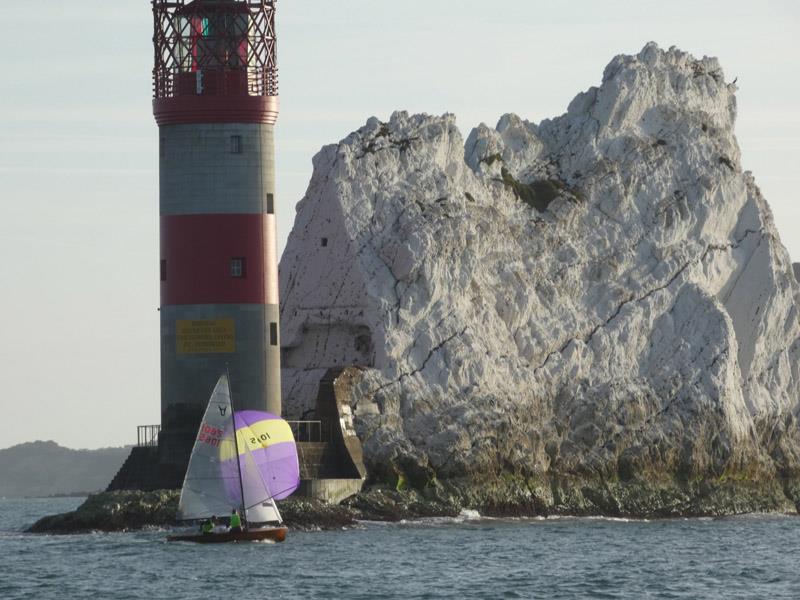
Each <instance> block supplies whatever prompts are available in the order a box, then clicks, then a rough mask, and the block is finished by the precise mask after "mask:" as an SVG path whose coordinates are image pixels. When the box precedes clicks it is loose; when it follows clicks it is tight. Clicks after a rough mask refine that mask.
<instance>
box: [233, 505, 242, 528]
mask: <svg viewBox="0 0 800 600" xmlns="http://www.w3.org/2000/svg"><path fill="white" fill-rule="evenodd" d="M241 530H242V519H241V518H240V517H239V513H238V512H236V509H235V508H234V509H233V510H232V511H231V524H230V531H231V532H233V533H238V532H240V531H241Z"/></svg>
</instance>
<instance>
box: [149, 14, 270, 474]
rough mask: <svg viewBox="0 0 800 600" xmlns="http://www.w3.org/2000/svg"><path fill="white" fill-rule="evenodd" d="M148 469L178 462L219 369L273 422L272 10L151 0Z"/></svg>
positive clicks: (240, 398)
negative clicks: (151, 447)
mask: <svg viewBox="0 0 800 600" xmlns="http://www.w3.org/2000/svg"><path fill="white" fill-rule="evenodd" d="M152 4H153V17H154V37H153V43H154V48H155V66H154V69H153V80H154V100H153V114H154V115H155V119H156V122H157V123H158V127H159V180H160V181H159V187H160V194H159V198H160V219H161V223H160V227H161V309H160V310H161V427H162V429H161V437H160V441H159V447H160V455H161V461H166V462H173V463H181V462H184V461H185V460H186V459H187V457H188V453H189V451H190V449H191V446H192V442H193V441H194V436H195V433H196V431H197V426H198V424H199V421H200V418H201V415H202V412H203V409H204V407H205V404H206V402H207V400H208V395H209V393H210V390H211V389H212V388H213V387H214V382H215V381H216V380H217V378H218V377H219V375H220V373H221V372H223V371H224V370H225V369H226V368H227V369H229V371H230V375H231V385H232V389H233V393H234V403H235V405H236V408H237V409H244V408H249V409H260V410H267V411H269V412H272V413H274V414H277V415H280V413H281V395H280V394H281V392H280V340H279V331H280V327H279V325H278V257H277V246H276V225H275V206H276V200H275V156H274V154H275V150H274V131H273V127H274V124H275V120H276V118H277V116H278V87H277V68H276V62H275V45H276V36H275V2H274V0H192V1H184V0H153V2H152Z"/></svg>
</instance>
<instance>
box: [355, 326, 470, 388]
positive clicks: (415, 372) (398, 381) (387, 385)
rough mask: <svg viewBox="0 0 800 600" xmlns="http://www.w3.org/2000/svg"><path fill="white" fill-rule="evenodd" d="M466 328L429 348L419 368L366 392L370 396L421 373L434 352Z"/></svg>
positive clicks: (467, 327) (463, 332)
mask: <svg viewBox="0 0 800 600" xmlns="http://www.w3.org/2000/svg"><path fill="white" fill-rule="evenodd" d="M440 322H441V321H440ZM467 329H469V325H467V326H466V327H464V329H462V330H461V331H456V332H455V333H453V334H452V335H451V336H449V337H447V338H445V339H444V340H442V341H441V342H439V343H438V344H437V345H436V346H434V347H433V348H431V350H430V351H429V352H428V356H426V357H425V360H423V361H422V365H421V366H420V367H419V368H417V369H413V370H411V371H408V372H406V373H401V374H400V376H399V377H398V378H397V379H395V380H394V381H390V382H389V383H385V384H383V385H381V386H378V387H377V388H375V389H373V390H370V391H369V392H368V394H369V395H370V396H374V395H375V394H377V393H378V392H381V391H383V390H385V389H386V388H388V387H391V386H393V385H397V384H398V383H400V382H401V381H403V379H406V378H407V377H413V376H414V375H416V374H417V373H421V372H422V371H424V370H425V367H426V366H427V365H428V361H430V359H431V358H433V355H434V354H436V353H437V352H438V351H439V350H441V349H442V347H444V346H445V344H448V343H449V342H451V341H452V340H454V339H455V338H457V337H459V336H462V335H464V334H465V333H466V331H467ZM412 347H413V346H412Z"/></svg>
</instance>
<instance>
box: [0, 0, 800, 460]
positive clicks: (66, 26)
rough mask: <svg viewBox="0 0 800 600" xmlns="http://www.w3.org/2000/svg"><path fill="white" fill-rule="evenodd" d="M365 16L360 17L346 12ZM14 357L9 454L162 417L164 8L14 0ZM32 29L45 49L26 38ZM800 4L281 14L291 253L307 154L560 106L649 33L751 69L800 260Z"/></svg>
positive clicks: (748, 113) (8, 87)
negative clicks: (399, 121) (434, 124)
mask: <svg viewBox="0 0 800 600" xmlns="http://www.w3.org/2000/svg"><path fill="white" fill-rule="evenodd" d="M343 5H346V6H347V7H348V8H347V10H346V11H345V10H344V9H343V8H342V6H343ZM0 14H2V15H3V16H5V17H6V22H8V23H15V24H17V25H18V26H17V27H16V28H12V29H9V31H7V32H6V34H5V36H4V37H3V39H2V40H0V48H2V50H3V54H4V56H7V57H11V58H12V59H13V60H10V61H7V65H6V74H5V76H4V77H3V78H2V83H0V92H1V93H0V108H1V109H2V110H1V111H0V124H2V127H3V131H4V136H3V138H2V140H1V141H0V197H2V198H3V209H4V210H3V219H2V222H0V249H2V252H3V253H4V255H5V256H6V257H7V259H6V260H5V261H4V262H3V266H2V271H0V276H2V280H3V281H4V284H5V285H4V294H3V295H2V299H0V303H2V305H1V307H2V311H0V314H2V315H3V323H2V324H3V331H4V332H5V343H4V344H3V347H2V356H0V359H1V360H0V364H2V365H3V371H2V374H3V376H4V380H5V381H6V389H7V390H8V391H10V393H9V394H6V395H5V396H4V397H3V399H2V400H0V407H2V409H3V411H4V414H6V415H7V416H8V419H9V422H11V423H13V424H14V426H13V427H10V428H7V431H6V432H5V435H4V440H3V443H4V444H6V446H5V447H10V446H14V445H16V444H18V443H22V442H27V441H34V440H37V439H38V440H53V441H56V442H57V443H58V444H60V445H62V446H65V447H69V448H80V449H92V448H98V447H116V446H123V445H127V444H131V443H135V441H136V426H137V425H146V424H154V423H159V421H160V392H159V355H158V353H159V341H158V336H159V319H158V312H157V308H158V304H159V297H158V171H157V168H158V165H157V157H158V151H157V140H158V130H157V127H156V125H155V122H154V121H153V118H152V113H151V105H150V99H151V80H150V78H151V69H152V64H151V61H152V47H151V43H152V42H151V37H152V31H151V28H152V16H151V13H150V4H149V2H147V1H146V0H141V1H139V2H125V3H109V2H101V1H100V0H86V1H85V2H82V3H80V4H79V5H76V4H75V3H69V4H61V3H55V2H46V3H45V8H44V9H43V8H41V7H37V8H36V9H35V12H34V9H32V8H30V7H28V6H24V5H19V4H15V5H11V6H4V7H3V8H2V9H0ZM34 23H35V24H36V31H37V33H36V37H35V41H33V42H32V41H31V40H29V39H28V36H29V35H30V33H29V32H30V30H31V29H32V27H25V25H26V24H31V25H32V24H34ZM798 25H800V5H796V4H794V3H791V2H788V1H771V2H770V1H768V2H764V3H760V4H758V5H755V4H753V3H747V2H742V1H737V2H725V3H723V2H708V3H697V2H688V1H686V0H676V1H674V2H671V3H669V5H666V4H665V3H662V2H655V1H642V2H638V3H635V5H632V4H631V3H629V2H623V1H622V0H615V1H610V2H604V3H602V5H601V3H594V2H588V1H584V2H573V3H570V4H569V5H568V6H567V5H564V4H562V3H558V2H556V1H555V0H552V1H522V0H519V1H515V0H499V1H497V2H495V3H493V4H492V6H491V7H488V6H487V5H486V3H485V2H478V1H477V0H466V1H462V2H458V3H453V2H446V1H444V0H430V1H427V2H422V1H421V0H411V1H408V2H404V3H402V4H394V3H393V4H385V3H377V2H368V1H367V0H350V1H349V2H347V3H330V2H324V1H322V0H311V1H306V2H303V3H298V2H291V0H281V1H280V2H278V5H277V27H278V36H279V38H278V63H279V69H280V94H281V114H280V117H279V119H278V125H277V129H276V136H277V139H276V146H277V150H276V151H277V179H278V190H277V212H278V227H279V244H280V250H281V251H282V249H283V246H284V244H285V240H286V237H287V236H288V234H289V231H290V229H291V226H292V222H293V218H294V206H295V204H296V203H297V202H298V201H299V200H300V199H301V198H302V196H303V193H304V191H305V189H306V186H307V184H308V180H309V178H310V176H311V158H312V156H313V155H314V154H315V153H316V152H317V151H318V150H319V149H320V147H321V146H322V145H324V144H329V143H335V142H337V141H338V140H340V139H342V138H344V137H346V136H347V135H348V134H349V133H350V132H351V131H353V130H355V129H357V128H358V127H360V126H362V125H363V124H364V123H365V122H366V120H367V119H368V118H369V117H371V116H373V115H375V116H378V117H379V118H381V119H384V120H385V119H388V117H389V115H390V114H391V112H392V111H394V110H408V111H409V112H427V113H429V114H442V113H445V112H451V113H454V114H455V115H456V117H457V119H458V124H459V127H460V129H461V132H462V134H463V136H464V138H465V139H466V136H467V135H468V133H469V131H470V130H471V129H472V127H475V126H477V125H478V124H479V123H480V122H485V123H487V124H489V125H492V126H493V125H494V124H495V123H496V122H497V120H498V119H499V117H500V116H501V115H502V114H504V113H507V112H515V113H517V114H519V115H520V116H521V117H522V118H525V119H528V120H530V121H535V122H538V121H541V120H542V119H544V118H551V117H555V116H558V115H560V114H562V113H563V112H564V111H565V110H566V107H567V105H568V104H569V102H570V101H571V100H572V98H573V97H575V96H576V95H577V94H578V93H579V92H581V91H583V90H586V89H587V88H589V87H591V86H593V85H599V83H600V80H601V77H602V73H603V69H604V68H605V66H606V64H608V62H609V61H610V60H611V59H612V58H613V57H614V56H615V55H617V54H621V53H624V54H635V53H637V52H639V51H640V50H641V48H642V47H643V46H644V45H645V44H646V43H647V42H648V41H650V40H654V41H656V42H657V43H658V44H659V45H660V46H661V47H663V48H668V47H670V46H672V45H675V46H677V47H679V48H681V49H682V50H685V51H688V52H691V53H692V54H693V55H695V56H696V57H700V56H703V55H710V56H717V57H718V58H719V59H720V62H721V64H722V67H723V69H724V72H725V77H726V79H727V80H728V81H733V80H734V79H735V78H738V82H737V85H738V87H739V92H738V93H737V100H738V119H737V126H736V133H737V138H738V140H739V144H740V147H741V151H742V162H743V167H744V168H745V169H746V170H751V171H753V173H754V176H755V180H756V183H757V184H758V185H759V186H760V187H761V190H762V192H763V193H764V196H765V197H766V199H767V200H768V202H769V203H770V206H771V207H772V210H773V214H774V216H775V221H776V224H777V227H778V230H779V231H780V234H781V238H782V241H783V243H784V245H785V246H786V247H787V249H788V250H789V253H790V255H791V256H793V257H794V259H795V260H800V231H798V230H797V227H796V225H797V223H800V204H798V203H797V202H795V201H794V198H793V196H794V194H795V190H796V189H797V188H798V184H799V183H800V173H798V170H797V165H798V164H799V163H800V102H799V101H798V98H800V78H798V77H797V75H796V73H797V66H796V62H797V57H798V56H800V38H799V37H798V36H797V31H798Z"/></svg>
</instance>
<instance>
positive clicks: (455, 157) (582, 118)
mask: <svg viewBox="0 0 800 600" xmlns="http://www.w3.org/2000/svg"><path fill="white" fill-rule="evenodd" d="M735 92H736V87H735V85H733V84H731V83H727V82H726V81H725V77H724V75H723V72H722V69H721V67H720V65H719V63H718V62H717V60H716V59H714V58H703V59H700V60H697V59H695V58H693V57H692V56H690V55H689V54H686V53H684V52H681V51H679V50H677V49H674V48H671V49H669V50H668V51H664V50H661V49H659V48H658V47H657V46H656V45H655V44H648V45H647V46H646V47H645V48H644V49H643V50H642V51H641V52H640V53H639V54H638V55H635V56H618V57H616V58H614V59H613V60H612V61H611V63H610V64H609V65H608V67H607V68H606V70H605V72H604V74H603V80H602V84H601V85H600V86H599V87H592V88H590V89H589V90H587V91H586V92H584V93H581V94H579V95H578V96H577V97H576V98H575V99H574V100H573V101H572V102H571V104H570V105H569V108H568V109H567V112H566V113H565V114H564V115H562V116H560V117H557V118H554V119H552V120H545V121H542V122H541V123H538V124H536V123H531V122H528V121H526V120H524V119H522V118H520V117H518V116H516V115H512V114H508V115H504V116H503V117H502V118H501V119H500V121H499V123H498V124H497V127H496V128H490V127H487V126H485V125H480V126H479V127H477V128H475V129H473V130H472V132H471V133H470V134H469V136H468V138H467V140H466V143H465V142H464V140H463V138H462V136H461V134H460V132H459V130H458V129H457V127H456V123H455V118H454V117H453V116H452V115H444V116H441V117H433V116H428V115H408V114H406V113H404V112H397V113H395V114H393V115H392V117H391V119H390V120H389V122H388V123H383V122H381V121H379V120H378V119H376V118H371V119H369V120H368V121H367V123H366V125H365V126H364V127H362V128H361V129H359V130H358V131H356V132H354V133H352V134H350V135H349V136H348V137H346V138H345V139H343V140H342V141H341V142H339V143H338V144H332V145H329V146H325V147H324V148H322V150H321V151H320V152H319V153H318V154H317V155H316V156H315V157H314V161H313V162H314V173H313V176H312V179H311V182H310V184H309V187H308V191H307V192H306V195H305V197H304V198H303V199H302V200H301V201H300V202H299V203H298V205H297V216H296V220H295V224H294V228H293V229H292V232H291V235H290V236H289V240H288V244H287V247H286V250H285V252H284V254H283V257H282V260H281V267H280V269H281V270H280V282H281V289H280V292H281V303H282V304H281V320H282V321H281V327H282V329H281V338H282V339H281V344H282V346H283V348H284V351H283V367H284V370H283V375H284V405H285V412H286V414H288V415H289V416H292V417H300V416H301V415H304V414H305V415H306V416H308V415H309V414H310V412H309V411H311V410H313V407H314V400H315V396H316V383H317V382H318V380H319V378H320V377H321V375H322V373H324V371H325V370H326V369H327V368H329V367H337V366H338V367H344V366H351V365H358V366H361V367H363V376H362V377H361V380H360V383H358V384H357V385H356V386H355V387H354V388H353V390H352V397H351V398H350V401H351V404H352V409H353V413H354V415H355V425H356V429H357V431H358V433H359V437H360V438H361V440H362V443H363V446H364V453H365V460H366V462H367V465H368V468H369V469H370V471H371V473H372V474H373V475H374V476H375V477H379V478H380V477H385V478H387V479H390V478H391V474H395V475H398V474H402V475H403V476H404V477H405V478H406V479H408V480H411V481H412V482H413V483H414V484H415V485H418V486H420V487H422V486H425V485H437V484H436V483H434V484H431V482H437V481H443V480H457V479H471V480H475V479H485V478H486V477H494V478H497V479H499V480H502V479H503V478H504V477H505V478H506V480H507V481H525V482H527V483H526V485H527V486H528V492H526V493H529V494H533V495H534V496H540V500H541V501H542V502H544V503H545V504H549V505H551V506H558V505H563V506H568V507H572V508H575V507H583V508H586V509H587V510H595V509H596V510H619V511H622V512H637V506H639V505H640V504H641V503H642V502H643V501H642V500H641V498H640V497H629V496H630V495H628V496H626V492H625V490H626V489H634V488H636V486H637V485H638V486H639V488H642V489H643V488H647V489H648V490H652V489H654V486H656V487H658V486H662V487H663V486H666V488H669V489H670V490H673V491H674V490H675V489H681V490H683V491H682V492H681V494H683V495H682V496H680V494H678V495H679V496H680V498H682V500H681V499H678V500H676V499H675V498H676V497H677V496H675V495H674V494H673V495H672V496H670V499H669V500H664V499H663V498H662V499H661V500H658V499H656V500H653V499H652V498H650V499H649V500H647V501H646V502H649V503H650V504H651V505H657V504H658V503H659V502H662V503H663V502H673V503H674V502H686V503H691V502H693V501H695V500H696V498H694V496H697V495H702V494H704V493H705V494H711V493H714V492H713V490H712V491H711V492H709V491H708V485H706V484H709V483H710V484H711V486H712V487H714V486H716V487H714V489H715V490H717V489H721V487H725V486H726V485H728V484H729V482H731V481H735V482H738V484H737V485H738V487H737V488H736V489H735V490H734V491H733V492H730V489H733V488H726V489H727V490H728V491H727V492H725V493H729V494H733V496H730V495H729V496H726V498H728V500H718V501H717V500H715V502H717V504H719V502H722V503H723V504H724V503H725V502H728V501H729V502H731V503H737V502H738V503H739V504H738V506H740V508H743V509H745V508H752V507H763V506H767V507H770V506H774V507H780V506H781V502H782V501H783V500H786V499H787V498H788V499H789V500H792V502H794V501H795V499H796V497H800V495H796V488H795V487H793V486H794V484H793V483H792V481H793V480H794V479H795V478H796V475H797V473H798V472H800V459H798V457H799V456H800V446H799V445H798V439H800V438H798V435H797V416H798V411H799V410H800V316H799V313H798V306H800V287H798V282H797V280H796V279H795V277H794V274H793V269H792V263H791V261H790V259H789V257H788V255H787V252H786V250H785V249H784V247H783V246H782V245H781V242H780V238H779V235H778V232H777V230H776V228H775V224H774V222H773V219H772V214H771V212H770V209H769V207H768V205H767V203H766V201H765V199H764V198H763V197H762V195H761V193H760V191H759V189H758V187H757V186H756V184H755V181H754V178H753V176H752V175H751V174H750V173H749V172H742V170H741V166H740V154H739V148H738V146H737V142H736V139H735V137H734V121H735V118H736V97H735ZM696 482H701V483H702V484H703V485H706V487H703V485H701V486H700V487H699V488H697V487H692V486H694V485H695V483H696ZM656 484H657V485H656ZM631 486H633V487H631ZM639 488H636V489H639ZM741 489H745V490H748V492H747V494H750V496H747V497H748V498H750V500H748V501H744V500H742V495H741V494H739V492H740V491H741ZM698 490H699V491H698ZM704 490H705V491H704ZM765 490H767V491H765ZM751 492H752V493H751ZM670 493H672V492H670ZM676 493H677V492H676ZM742 493H744V492H742ZM737 494H739V495H737ZM747 494H745V495H747ZM662 496H663V494H662ZM767 496H768V499H767V500H764V498H765V497H767ZM731 498H732V499H731ZM753 498H755V499H753ZM748 502H749V503H748ZM637 503H638V504H637ZM687 505H688V504H687ZM694 506H695V507H697V504H695V505H694ZM678 510H679V509H678ZM639 512H642V511H639ZM644 512H647V511H644Z"/></svg>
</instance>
